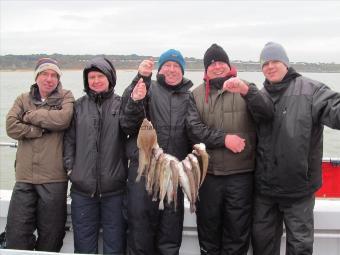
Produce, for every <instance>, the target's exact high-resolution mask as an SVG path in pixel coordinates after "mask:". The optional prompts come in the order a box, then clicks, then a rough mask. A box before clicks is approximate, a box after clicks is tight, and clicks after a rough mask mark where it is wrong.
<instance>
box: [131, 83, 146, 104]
mask: <svg viewBox="0 0 340 255" xmlns="http://www.w3.org/2000/svg"><path fill="white" fill-rule="evenodd" d="M146 92H147V89H146V85H145V83H144V81H143V78H140V79H139V80H138V82H137V84H136V86H135V87H134V88H133V91H132V93H131V97H132V99H133V100H134V101H137V100H142V99H144V97H145V96H146Z"/></svg>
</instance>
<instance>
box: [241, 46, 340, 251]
mask: <svg viewBox="0 0 340 255" xmlns="http://www.w3.org/2000/svg"><path fill="white" fill-rule="evenodd" d="M260 62H261V65H262V72H263V74H264V76H265V78H266V80H265V82H264V88H263V92H264V93H266V94H267V95H269V96H270V98H271V101H267V107H268V108H273V117H272V118H271V119H267V120H266V119H262V120H260V119H258V118H257V117H260V116H261V112H260V111H257V113H256V114H257V117H255V118H256V119H257V120H258V125H257V129H258V130H257V134H258V145H257V154H256V162H257V164H256V172H255V188H256V196H255V205H254V207H255V212H254V223H253V248H254V254H255V255H269V254H279V253H280V242H281V236H282V233H283V222H284V224H285V228H286V235H287V237H286V238H287V246H286V254H289V255H297V254H312V253H313V240H314V225H313V222H314V219H313V209H314V204H315V195H314V193H315V192H316V191H317V190H318V189H319V188H320V186H321V184H322V178H321V163H322V133H323V126H324V125H327V126H328V127H330V128H335V129H340V94H339V93H337V92H334V91H332V90H331V89H330V88H328V87H327V86H326V85H325V84H323V83H321V82H318V81H314V80H311V79H309V78H307V77H304V76H302V75H300V74H299V73H297V72H296V71H295V70H294V69H293V68H292V67H290V64H289V59H288V56H287V54H286V52H285V50H284V48H283V47H282V46H281V45H280V44H278V43H273V42H269V43H267V44H266V45H265V47H264V48H263V50H262V52H261V56H260ZM236 85H237V84H236ZM235 87H238V86H235ZM242 87H243V88H244V86H239V88H241V89H240V90H243V89H242ZM245 93H246V92H245ZM274 109H275V110H274Z"/></svg>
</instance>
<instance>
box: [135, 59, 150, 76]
mask: <svg viewBox="0 0 340 255" xmlns="http://www.w3.org/2000/svg"><path fill="white" fill-rule="evenodd" d="M153 67H154V61H153V59H152V58H150V59H145V60H143V61H142V63H140V65H139V67H138V73H139V74H140V75H142V76H144V77H149V76H150V75H151V74H152V69H153Z"/></svg>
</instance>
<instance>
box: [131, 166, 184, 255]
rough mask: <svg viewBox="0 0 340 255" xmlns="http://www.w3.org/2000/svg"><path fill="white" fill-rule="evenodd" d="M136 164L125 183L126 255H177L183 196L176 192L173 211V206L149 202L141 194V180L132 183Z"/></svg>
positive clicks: (149, 198) (146, 197) (180, 233)
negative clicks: (161, 205) (126, 189)
mask: <svg viewBox="0 0 340 255" xmlns="http://www.w3.org/2000/svg"><path fill="white" fill-rule="evenodd" d="M137 168H138V166H137V164H132V165H130V169H129V182H128V235H127V246H128V247H127V254H129V255H178V254H179V249H180V247H181V243H182V231H183V220H184V200H183V193H182V192H181V191H180V190H179V191H178V205H177V209H176V211H175V210H174V207H173V203H172V204H170V205H169V204H168V203H167V202H166V201H165V202H164V207H165V208H164V210H163V211H161V210H159V209H158V205H159V201H156V202H154V201H152V197H151V196H149V195H148V194H147V192H146V190H145V179H144V177H142V179H141V181H140V182H139V183H136V182H135V179H136V176H137V174H136V171H137Z"/></svg>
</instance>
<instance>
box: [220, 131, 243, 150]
mask: <svg viewBox="0 0 340 255" xmlns="http://www.w3.org/2000/svg"><path fill="white" fill-rule="evenodd" d="M224 144H225V147H226V148H228V149H229V150H231V151H232V152H234V153H239V152H241V151H243V150H244V147H245V146H246V140H245V139H243V138H241V137H239V136H238V135H226V136H225V139H224Z"/></svg>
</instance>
